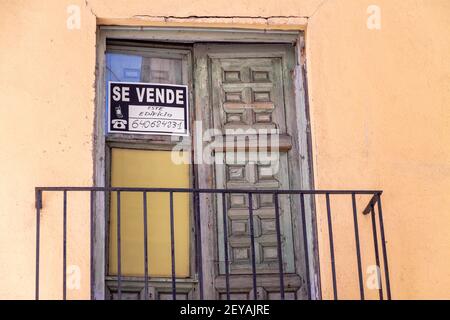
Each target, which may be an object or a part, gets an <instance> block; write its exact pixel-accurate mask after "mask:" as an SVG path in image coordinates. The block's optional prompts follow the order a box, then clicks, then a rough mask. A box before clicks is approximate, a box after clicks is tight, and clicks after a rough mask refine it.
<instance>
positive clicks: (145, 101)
mask: <svg viewBox="0 0 450 320" xmlns="http://www.w3.org/2000/svg"><path fill="white" fill-rule="evenodd" d="M108 93H109V94H108V97H109V104H108V105H109V110H108V126H109V128H108V129H109V132H111V133H125V134H158V135H177V136H188V135H189V103H188V89H187V86H185V85H172V84H159V83H140V82H113V81H111V82H109V88H108Z"/></svg>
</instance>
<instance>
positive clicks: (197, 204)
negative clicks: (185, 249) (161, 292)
mask: <svg viewBox="0 0 450 320" xmlns="http://www.w3.org/2000/svg"><path fill="white" fill-rule="evenodd" d="M194 211H195V213H194V214H195V217H196V230H195V231H196V232H195V234H196V238H197V244H196V248H197V249H196V251H197V252H196V257H197V272H198V286H199V291H200V300H203V261H202V228H201V218H200V197H199V193H198V192H195V193H194Z"/></svg>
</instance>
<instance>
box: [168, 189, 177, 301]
mask: <svg viewBox="0 0 450 320" xmlns="http://www.w3.org/2000/svg"><path fill="white" fill-rule="evenodd" d="M169 197H170V198H169V200H170V255H171V258H172V299H173V300H177V286H176V271H175V225H174V224H175V222H174V216H173V192H172V191H171V192H170V193H169Z"/></svg>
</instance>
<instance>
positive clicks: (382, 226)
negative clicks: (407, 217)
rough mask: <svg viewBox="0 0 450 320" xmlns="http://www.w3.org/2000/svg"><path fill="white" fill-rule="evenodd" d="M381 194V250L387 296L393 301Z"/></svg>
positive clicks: (379, 212) (379, 214)
mask: <svg viewBox="0 0 450 320" xmlns="http://www.w3.org/2000/svg"><path fill="white" fill-rule="evenodd" d="M381 207H382V206H381V194H378V219H379V222H380V234H381V248H382V250H383V262H384V272H385V278H386V295H387V299H388V300H391V284H390V279H389V266H388V257H387V249H386V238H385V234H384V223H383V210H382V209H381Z"/></svg>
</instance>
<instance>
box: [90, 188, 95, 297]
mask: <svg viewBox="0 0 450 320" xmlns="http://www.w3.org/2000/svg"><path fill="white" fill-rule="evenodd" d="M89 202H90V208H89V213H90V214H89V215H90V218H89V219H90V225H91V228H90V251H91V252H90V272H91V274H90V279H91V286H90V287H91V300H94V190H91V192H90V196H89Z"/></svg>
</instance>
